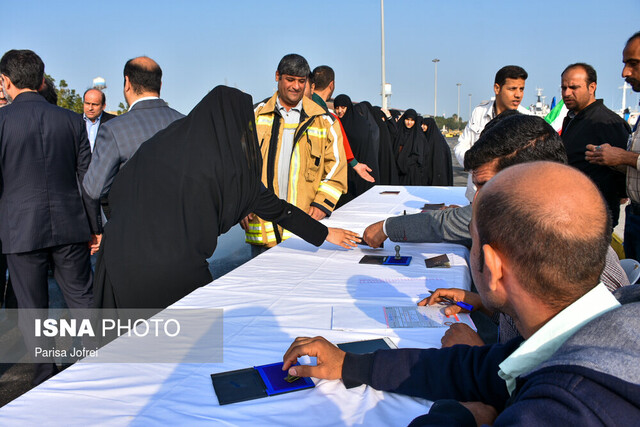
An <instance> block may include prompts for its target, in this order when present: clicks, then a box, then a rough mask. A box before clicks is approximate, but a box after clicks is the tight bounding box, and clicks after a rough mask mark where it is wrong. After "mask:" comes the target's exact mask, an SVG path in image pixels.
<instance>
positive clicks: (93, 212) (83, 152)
mask: <svg viewBox="0 0 640 427" xmlns="http://www.w3.org/2000/svg"><path fill="white" fill-rule="evenodd" d="M78 123H79V126H78V130H77V132H76V134H77V138H76V174H77V175H78V183H80V188H81V189H82V187H83V186H82V182H83V181H84V178H85V176H86V173H87V169H88V168H89V164H90V163H91V145H90V144H89V138H88V136H87V128H86V126H85V125H84V121H83V120H79V121H78ZM81 193H82V202H83V204H84V208H85V211H86V213H87V219H88V220H89V227H90V228H91V234H100V233H102V223H101V218H100V203H99V202H98V201H97V200H93V199H92V198H91V197H88V195H87V193H86V192H85V191H84V190H81Z"/></svg>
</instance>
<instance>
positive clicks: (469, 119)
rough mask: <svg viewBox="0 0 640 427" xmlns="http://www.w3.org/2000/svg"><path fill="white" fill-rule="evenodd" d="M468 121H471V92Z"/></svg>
mask: <svg viewBox="0 0 640 427" xmlns="http://www.w3.org/2000/svg"><path fill="white" fill-rule="evenodd" d="M467 121H471V94H469V117H467Z"/></svg>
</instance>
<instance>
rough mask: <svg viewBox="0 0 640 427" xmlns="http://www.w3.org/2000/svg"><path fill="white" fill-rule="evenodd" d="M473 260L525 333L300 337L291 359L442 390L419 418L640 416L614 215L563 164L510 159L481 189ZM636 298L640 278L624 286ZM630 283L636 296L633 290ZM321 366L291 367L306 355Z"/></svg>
mask: <svg viewBox="0 0 640 427" xmlns="http://www.w3.org/2000/svg"><path fill="white" fill-rule="evenodd" d="M473 209H474V212H473V219H472V222H471V226H470V230H471V236H472V240H473V245H472V248H471V254H470V264H471V265H470V268H471V273H472V275H473V279H474V283H475V284H476V286H477V288H478V291H479V293H480V296H481V298H482V302H483V304H484V305H485V306H489V307H492V308H494V309H498V310H501V311H503V312H505V313H508V314H509V315H511V316H512V317H513V318H514V319H515V321H516V324H517V326H518V330H519V331H520V332H521V333H522V337H519V338H515V339H513V340H511V341H509V342H507V343H505V344H494V345H487V346H482V347H470V346H465V345H457V346H454V347H451V348H445V349H426V350H423V349H401V350H387V351H377V352H376V353H373V354H367V355H354V354H350V353H344V352H342V351H341V350H339V349H338V348H337V347H335V346H333V345H332V344H331V343H329V342H328V341H326V340H325V339H324V338H321V337H316V338H304V337H302V338H297V339H296V341H295V342H294V343H293V344H292V345H291V347H290V348H289V350H288V351H287V353H286V354H285V355H284V366H283V369H289V373H290V374H292V375H298V376H314V377H318V378H326V379H339V378H341V379H342V380H343V382H344V384H345V386H347V387H353V386H358V385H361V384H367V385H371V386H372V387H374V388H376V389H378V390H384V391H391V392H396V393H402V394H406V395H410V396H418V397H423V398H427V399H430V400H434V401H435V402H434V404H433V406H432V407H431V410H430V411H429V413H428V414H426V415H423V416H421V417H418V418H416V419H415V420H414V421H413V424H414V425H438V424H441V425H476V423H477V424H494V425H554V424H557V423H558V422H569V423H571V424H584V425H621V424H623V423H624V424H627V423H629V421H630V420H634V419H635V420H637V419H640V385H639V383H640V367H639V366H638V363H637V361H638V360H640V340H639V338H638V333H637V326H638V323H639V321H638V320H637V319H638V318H639V317H638V316H639V315H640V304H638V303H637V302H633V303H629V304H625V305H623V306H621V304H620V302H618V300H617V299H616V298H615V297H613V296H612V294H611V293H610V292H609V291H607V289H606V288H605V286H604V285H603V284H602V283H598V282H599V276H600V273H601V272H602V269H603V266H604V259H605V254H606V251H607V247H608V244H609V236H610V233H611V231H610V227H611V219H610V218H609V216H608V214H607V210H606V207H605V203H604V200H603V199H602V196H601V195H600V193H599V191H598V189H597V188H596V186H595V185H594V184H593V183H592V182H591V181H590V180H589V178H587V177H586V176H585V175H583V174H582V173H580V172H579V171H577V170H575V169H573V168H570V167H568V166H565V165H560V164H557V163H548V162H534V163H527V164H521V165H516V166H512V167H510V168H507V169H505V170H504V171H502V172H500V173H499V174H498V175H496V176H495V177H494V178H493V179H492V180H491V181H490V182H488V183H487V184H486V185H485V186H484V187H483V188H482V190H481V191H480V192H479V193H478V196H477V198H476V201H475V203H474V204H473ZM621 291H623V292H624V293H625V295H624V297H625V298H624V300H625V301H623V302H627V300H629V299H631V300H632V301H638V300H640V298H638V297H637V295H638V294H637V293H636V294H635V295H633V292H634V291H636V292H637V289H636V288H633V287H629V289H621ZM630 294H631V295H630ZM302 355H309V356H314V357H317V358H318V359H317V360H318V363H317V366H295V367H291V365H292V363H294V362H295V361H296V360H297V358H298V357H299V356H302Z"/></svg>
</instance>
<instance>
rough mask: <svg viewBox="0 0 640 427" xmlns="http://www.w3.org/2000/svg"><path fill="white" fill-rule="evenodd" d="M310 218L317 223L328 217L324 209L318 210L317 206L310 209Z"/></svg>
mask: <svg viewBox="0 0 640 427" xmlns="http://www.w3.org/2000/svg"><path fill="white" fill-rule="evenodd" d="M309 216H310V217H311V218H313V219H315V220H316V221H320V220H321V219H322V218H324V217H325V216H327V214H326V213H324V211H323V210H322V209H319V208H316V207H315V206H311V207H310V208H309Z"/></svg>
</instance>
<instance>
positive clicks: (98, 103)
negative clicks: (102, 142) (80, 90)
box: [82, 88, 116, 151]
mask: <svg viewBox="0 0 640 427" xmlns="http://www.w3.org/2000/svg"><path fill="white" fill-rule="evenodd" d="M106 106H107V97H106V96H105V95H104V92H102V91H101V90H100V89H96V88H91V89H87V90H86V91H85V92H84V95H82V109H83V114H82V118H83V119H84V122H85V124H86V126H87V135H88V136H89V144H91V151H93V149H94V148H93V147H94V144H95V142H96V136H97V134H98V130H99V129H100V125H102V124H103V123H106V122H108V121H109V120H111V119H113V118H114V117H116V116H114V115H113V114H109V113H107V112H105V111H104V109H105V107H106Z"/></svg>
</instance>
